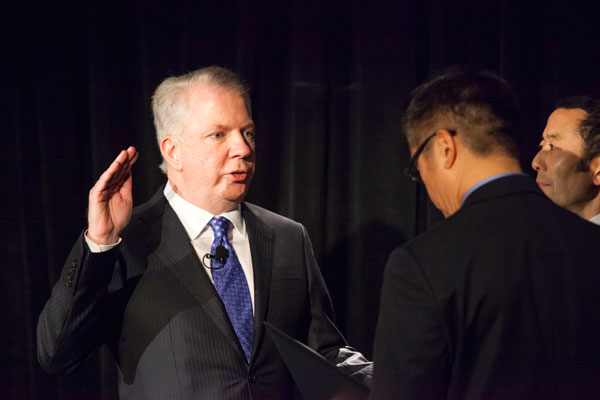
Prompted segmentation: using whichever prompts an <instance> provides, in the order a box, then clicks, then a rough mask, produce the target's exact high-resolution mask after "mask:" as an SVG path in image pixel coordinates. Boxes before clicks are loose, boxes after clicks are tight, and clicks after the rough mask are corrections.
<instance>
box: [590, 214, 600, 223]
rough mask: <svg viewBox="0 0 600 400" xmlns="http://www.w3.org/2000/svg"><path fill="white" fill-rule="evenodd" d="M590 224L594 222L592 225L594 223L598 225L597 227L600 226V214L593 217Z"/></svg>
mask: <svg viewBox="0 0 600 400" xmlns="http://www.w3.org/2000/svg"><path fill="white" fill-rule="evenodd" d="M590 222H592V223H594V224H596V225H600V214H598V215H596V216H594V217H592V218H591V219H590Z"/></svg>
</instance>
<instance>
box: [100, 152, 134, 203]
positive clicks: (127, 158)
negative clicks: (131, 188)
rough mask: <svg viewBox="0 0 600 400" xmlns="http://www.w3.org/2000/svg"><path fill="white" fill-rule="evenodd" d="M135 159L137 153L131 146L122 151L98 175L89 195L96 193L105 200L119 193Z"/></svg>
mask: <svg viewBox="0 0 600 400" xmlns="http://www.w3.org/2000/svg"><path fill="white" fill-rule="evenodd" d="M137 157H138V153H137V151H136V150H135V148H134V147H133V146H131V147H129V148H128V149H127V150H122V151H121V152H120V153H119V154H118V155H117V157H116V158H115V160H114V161H113V162H112V163H111V164H110V166H109V167H108V168H107V169H106V171H104V173H102V175H100V178H98V181H97V182H96V184H95V185H94V187H93V188H92V190H91V191H90V194H92V192H96V194H97V195H98V196H101V197H103V198H105V197H106V196H108V197H110V196H111V195H112V194H113V193H115V192H116V191H119V189H120V188H121V186H122V185H123V183H124V182H125V181H126V180H127V179H128V178H129V175H130V173H131V167H132V166H133V164H134V163H135V161H136V160H137Z"/></svg>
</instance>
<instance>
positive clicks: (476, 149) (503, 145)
mask: <svg viewBox="0 0 600 400" xmlns="http://www.w3.org/2000/svg"><path fill="white" fill-rule="evenodd" d="M403 127H404V132H405V134H406V137H407V140H408V143H409V145H410V146H411V147H416V146H418V145H419V144H420V143H421V142H422V141H423V140H424V139H425V138H426V137H427V136H428V135H430V134H432V133H433V132H435V131H436V130H437V129H446V130H455V131H457V132H459V137H460V140H461V142H462V143H463V145H464V146H465V147H466V148H467V149H469V150H470V151H471V152H473V153H475V154H478V155H482V156H485V155H488V154H490V153H492V152H502V153H506V154H507V155H509V156H511V157H514V158H518V153H519V142H520V136H521V132H520V113H519V106H518V101H517V97H516V95H515V93H514V91H513V90H512V88H511V87H510V86H509V85H508V83H507V82H506V81H505V80H504V79H502V78H501V77H499V76H498V75H496V74H494V73H492V72H489V71H485V70H481V69H474V68H468V67H452V68H450V69H447V70H445V71H443V72H442V73H440V74H438V75H436V76H434V77H433V78H431V79H430V80H428V81H427V82H424V83H422V84H421V85H419V86H418V87H417V88H416V89H415V90H414V91H413V92H412V94H411V99H410V102H409V104H408V106H407V107H406V110H405V113H404V118H403Z"/></svg>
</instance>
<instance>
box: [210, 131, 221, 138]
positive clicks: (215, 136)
mask: <svg viewBox="0 0 600 400" xmlns="http://www.w3.org/2000/svg"><path fill="white" fill-rule="evenodd" d="M210 137H212V138H215V139H220V138H222V137H223V132H215V133H211V134H210Z"/></svg>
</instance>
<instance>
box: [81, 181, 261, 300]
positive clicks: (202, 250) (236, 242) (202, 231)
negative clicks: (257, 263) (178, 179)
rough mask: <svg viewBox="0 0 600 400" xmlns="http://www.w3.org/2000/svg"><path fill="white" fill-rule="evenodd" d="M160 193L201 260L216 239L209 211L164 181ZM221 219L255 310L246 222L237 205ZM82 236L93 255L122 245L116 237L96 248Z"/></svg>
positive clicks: (208, 262) (207, 261)
mask: <svg viewBox="0 0 600 400" xmlns="http://www.w3.org/2000/svg"><path fill="white" fill-rule="evenodd" d="M163 193H164V195H165V197H166V199H167V201H168V202H169V204H170V205H171V207H172V208H173V210H174V211H175V214H177V217H179V220H180V221H181V223H182V224H183V227H184V228H185V231H186V232H187V234H188V236H189V238H190V242H191V243H192V246H193V247H194V250H196V254H197V255H198V258H199V259H200V260H202V258H203V257H204V255H206V254H210V248H211V245H212V242H213V240H214V238H215V234H214V232H213V230H212V228H211V227H210V225H208V223H209V222H210V220H211V219H212V218H213V217H215V215H212V214H211V213H209V212H208V211H206V210H203V209H201V208H199V207H196V206H195V205H193V204H192V203H189V202H188V201H186V200H184V199H183V198H182V197H181V196H179V195H178V194H177V193H175V191H174V190H173V188H172V187H171V185H170V184H169V182H167V184H166V185H165V189H164V191H163ZM221 216H223V217H225V218H227V219H228V220H229V221H231V224H230V225H229V231H228V233H227V238H228V239H229V242H230V243H231V246H232V247H233V249H234V250H235V254H236V255H237V258H238V260H239V262H240V264H241V265H242V269H243V270H244V275H245V276H246V281H247V282H248V289H250V299H251V300H252V311H254V273H253V267H252V254H251V253H250V240H249V239H248V233H247V232H246V223H245V221H244V217H243V215H242V207H241V206H239V205H238V207H237V208H236V209H235V210H232V211H228V212H226V213H223V214H221ZM84 237H85V241H86V242H87V244H88V246H89V248H90V250H91V251H92V252H93V253H99V252H103V251H108V250H110V249H112V248H113V247H114V246H116V245H117V244H119V243H121V238H119V241H118V242H117V243H115V244H112V245H98V244H96V243H94V242H93V241H92V240H91V239H89V238H88V237H87V231H86V235H85V236H84ZM205 264H206V265H209V266H210V260H209V259H207V258H206V259H205ZM203 269H204V270H205V271H206V273H207V274H208V277H209V278H210V280H211V282H213V278H212V272H211V270H210V269H209V268H206V267H204V268H203Z"/></svg>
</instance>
